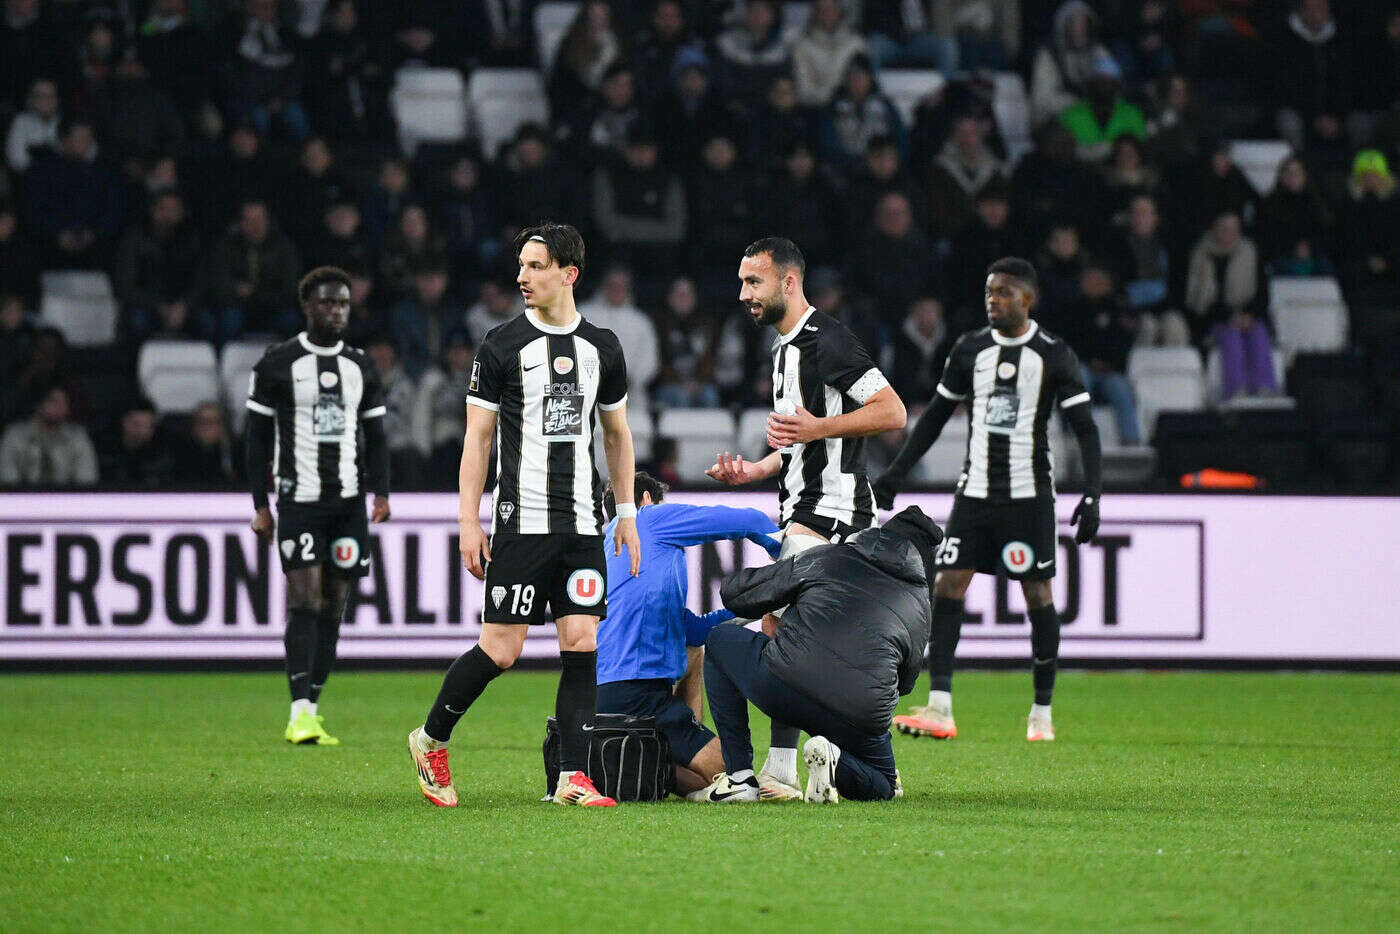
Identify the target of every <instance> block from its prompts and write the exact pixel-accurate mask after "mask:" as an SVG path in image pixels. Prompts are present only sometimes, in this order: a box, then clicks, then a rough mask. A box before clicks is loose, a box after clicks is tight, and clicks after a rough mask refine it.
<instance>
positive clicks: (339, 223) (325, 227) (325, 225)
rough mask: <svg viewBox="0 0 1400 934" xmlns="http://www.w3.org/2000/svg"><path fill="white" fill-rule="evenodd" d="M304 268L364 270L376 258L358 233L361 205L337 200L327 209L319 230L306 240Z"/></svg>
mask: <svg viewBox="0 0 1400 934" xmlns="http://www.w3.org/2000/svg"><path fill="white" fill-rule="evenodd" d="M304 256H305V259H306V265H307V266H308V267H311V268H313V269H314V268H315V267H317V266H336V267H338V268H340V269H347V270H348V269H364V268H367V267H369V266H372V265H374V261H375V257H374V253H373V251H371V250H370V247H369V243H368V242H367V241H366V240H365V238H364V235H363V234H362V233H361V232H360V206H359V205H358V204H356V203H355V202H354V201H353V200H350V199H349V198H345V197H342V198H337V199H334V200H332V201H331V202H330V203H329V204H328V205H327V207H326V209H325V211H324V213H323V215H322V218H321V229H320V230H319V231H317V232H316V234H315V236H312V237H310V238H309V239H308V241H307V243H306V249H305V252H304Z"/></svg>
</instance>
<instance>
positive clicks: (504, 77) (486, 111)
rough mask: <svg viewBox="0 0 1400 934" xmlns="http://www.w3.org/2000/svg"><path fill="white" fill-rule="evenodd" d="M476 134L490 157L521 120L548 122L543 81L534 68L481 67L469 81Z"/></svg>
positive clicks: (517, 127) (518, 125) (468, 99)
mask: <svg viewBox="0 0 1400 934" xmlns="http://www.w3.org/2000/svg"><path fill="white" fill-rule="evenodd" d="M467 101H468V104H469V107H470V110H471V126H472V132H473V135H474V136H475V137H476V139H477V142H478V143H480V144H481V151H482V153H483V154H484V155H485V156H486V158H487V159H494V158H496V150H498V149H499V148H500V146H501V144H502V143H504V142H506V141H507V140H509V139H510V138H511V137H513V136H514V135H515V131H516V130H517V129H519V128H520V125H521V124H522V123H530V122H534V123H548V122H549V105H548V103H547V101H546V98H545V91H544V81H543V80H542V79H541V78H540V73H539V72H538V71H536V70H535V69H533V68H478V69H477V70H476V71H474V72H472V76H471V80H470V81H468V82H467Z"/></svg>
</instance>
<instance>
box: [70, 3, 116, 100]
mask: <svg viewBox="0 0 1400 934" xmlns="http://www.w3.org/2000/svg"><path fill="white" fill-rule="evenodd" d="M119 26H120V24H118V23H117V22H116V17H115V16H114V15H113V14H112V12H111V11H110V10H105V9H102V8H101V7H98V8H95V9H89V10H88V11H86V12H85V13H84V14H83V16H82V18H81V20H80V21H79V23H78V30H77V36H76V38H77V40H78V42H77V45H78V48H77V55H76V57H75V60H74V61H73V68H72V70H71V71H70V73H69V74H68V75H67V76H66V80H65V81H64V96H65V98H66V100H65V101H64V103H65V105H66V109H67V110H69V111H70V112H72V113H89V112H91V111H92V110H93V102H94V100H95V98H96V97H97V95H98V94H99V93H101V91H102V89H103V88H105V87H106V86H107V83H108V82H109V81H111V79H112V73H113V72H114V71H115V69H116V66H117V54H118V52H120V51H121V49H120V46H119V44H118V42H117V29H118V28H119Z"/></svg>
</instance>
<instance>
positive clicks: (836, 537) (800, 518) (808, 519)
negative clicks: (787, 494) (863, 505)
mask: <svg viewBox="0 0 1400 934" xmlns="http://www.w3.org/2000/svg"><path fill="white" fill-rule="evenodd" d="M794 522H796V523H797V524H798V525H805V526H806V527H807V528H809V529H811V530H812V531H813V532H820V533H821V536H822V538H825V539H826V540H827V541H828V542H831V543H832V544H833V545H835V544H839V543H841V542H844V541H845V540H846V539H848V538H850V537H851V536H852V535H854V534H856V533H857V532H860V531H862V530H864V529H866V528H868V526H861V525H850V524H848V523H845V522H842V521H841V520H839V519H832V518H830V517H829V516H819V515H817V514H816V513H814V512H808V511H806V510H798V511H795V512H794V513H793V514H792V518H791V519H789V520H788V521H787V525H784V526H783V528H784V529H787V527H788V526H789V525H792V524H793V523H794Z"/></svg>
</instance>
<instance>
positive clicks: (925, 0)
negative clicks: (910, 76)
mask: <svg viewBox="0 0 1400 934" xmlns="http://www.w3.org/2000/svg"><path fill="white" fill-rule="evenodd" d="M940 5H941V4H939V3H934V2H930V0H912V2H907V3H906V2H903V0H901V2H899V3H889V2H887V0H866V2H865V3H864V14H863V16H862V17H861V25H862V27H863V28H864V29H865V32H866V34H867V41H868V42H869V43H870V60H871V61H872V62H873V63H874V64H875V67H876V68H937V69H938V70H939V71H941V72H943V73H944V74H951V73H952V72H953V71H955V70H957V67H958V44H957V40H956V39H955V38H954V37H953V36H952V35H951V34H950V33H938V32H935V31H934V30H935V28H936V27H940V26H947V25H948V24H949V23H948V20H947V19H946V18H945V17H944V16H942V15H940V11H939V10H937V7H938V6H940Z"/></svg>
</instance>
